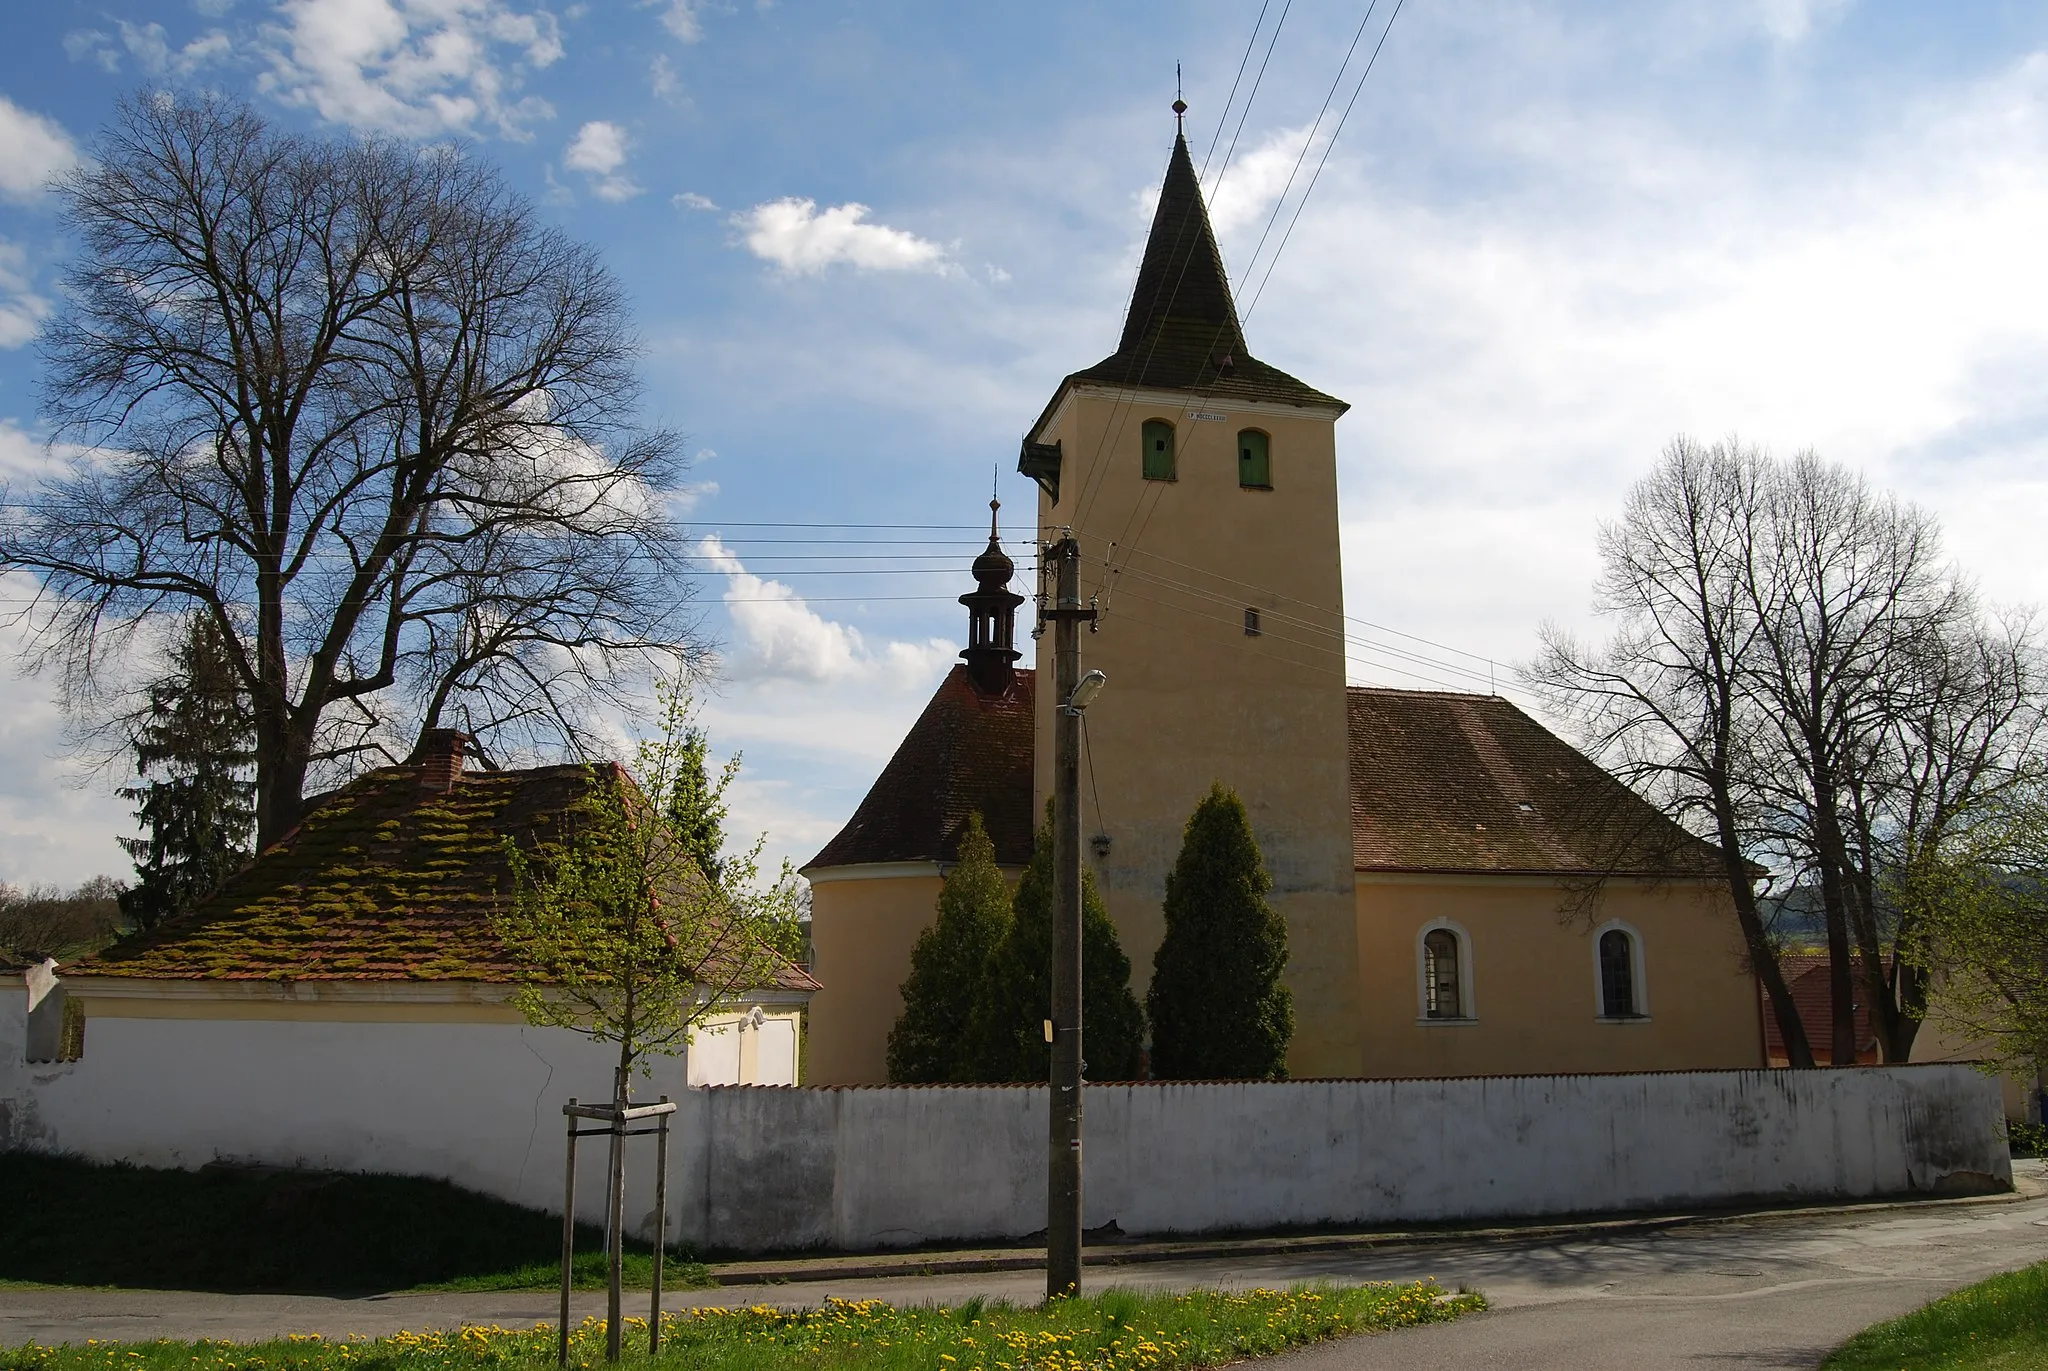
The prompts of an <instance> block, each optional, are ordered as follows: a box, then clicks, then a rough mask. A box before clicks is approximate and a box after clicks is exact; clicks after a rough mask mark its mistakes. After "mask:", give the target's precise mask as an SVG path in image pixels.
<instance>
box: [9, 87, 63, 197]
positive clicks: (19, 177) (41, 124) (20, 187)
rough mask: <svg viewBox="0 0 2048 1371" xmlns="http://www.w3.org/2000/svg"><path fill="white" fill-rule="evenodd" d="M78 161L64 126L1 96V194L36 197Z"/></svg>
mask: <svg viewBox="0 0 2048 1371" xmlns="http://www.w3.org/2000/svg"><path fill="white" fill-rule="evenodd" d="M77 161H78V149H77V148H76V147H75V146H73V144H72V142H71V135H69V134H67V133H66V132H64V129H63V126H62V125H60V124H58V123H57V122H56V121H55V120H54V119H48V118H45V117H44V116H42V115H40V114H36V113H33V112H32V111H29V110H25V109H23V108H21V106H19V105H17V104H15V103H14V102H13V101H12V100H9V99H8V98H7V97H6V96H4V95H0V195H6V196H8V197H10V198H12V199H16V200H28V199H32V198H34V197H35V196H37V195H39V194H40V193H41V192H42V189H43V183H44V182H45V181H47V180H49V178H50V177H52V176H54V175H56V174H57V173H58V172H60V171H64V170H66V169H68V168H69V167H71V166H72V165H73V164H74V163H76V162H77Z"/></svg>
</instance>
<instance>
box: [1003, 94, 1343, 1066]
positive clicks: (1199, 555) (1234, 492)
mask: <svg viewBox="0 0 2048 1371" xmlns="http://www.w3.org/2000/svg"><path fill="white" fill-rule="evenodd" d="M1184 108H1185V107H1184V106H1181V105H1179V104H1178V103H1176V113H1179V112H1180V111H1181V110H1183V109H1184ZM1346 408H1348V406H1346V405H1345V403H1344V402H1343V401H1341V400H1338V399H1335V398H1333V397H1331V396H1329V395H1325V394H1323V393H1322V392H1321V391H1318V390H1316V389H1314V388H1313V387H1311V386H1308V385H1306V384H1304V383H1303V382H1301V381H1298V380H1296V379H1295V378H1294V377H1292V376H1289V375H1287V374H1286V373H1284V372H1282V371H1279V370H1277V369H1276V368H1274V367H1271V366H1268V365H1266V364H1265V363H1264V362H1261V361H1259V360H1258V359H1257V358H1255V357H1253V356H1252V355H1251V351H1250V349H1249V348H1248V347H1247V346H1246V343H1245V337H1244V332H1243V329H1242V327H1241V325H1240V323H1239V320H1238V315H1237V306H1236V303H1235V301H1234V300H1233V299H1232V296H1231V291H1230V282H1229V278H1228V277H1227V275H1226V274H1225V272H1224V269H1223V259H1222V255H1221V254H1220V253H1219V252H1218V250H1217V247H1216V239H1215V235H1214V233H1213V232H1212V230H1211V228H1210V224H1209V215H1208V211H1207V209H1206V208H1205V206H1204V205H1203V202H1202V191H1201V185H1200V182H1199V180H1198V178H1197V176H1196V174H1195V168H1194V163H1193V160H1192V159H1191V158H1190V156H1189V154H1188V146H1187V139H1186V137H1185V135H1184V134H1177V135H1176V136H1175V139H1174V144H1173V153H1172V157H1171V159H1170V160H1169V162H1168V164H1167V169H1166V180H1165V183H1164V185H1163V186H1162V187H1161V190H1160V195H1159V208H1158V212H1157V213H1156V214H1155V215H1154V217H1153V220H1152V230H1151V236H1150V238H1149V240H1148V241H1147V243H1146V245H1145V256H1144V262H1143V265H1142V266H1141V267H1140V268H1139V271H1138V280H1137V285H1136V287H1135V288H1134V289H1133V291H1132V293H1131V303H1130V310H1129V313H1128V315H1127V316H1126V318H1125V320H1124V329H1123V337H1122V338H1121V340H1120V341H1119V342H1118V344H1117V349H1116V351H1115V352H1114V353H1112V354H1111V355H1110V356H1109V357H1107V358H1105V359H1104V360H1103V361H1101V362H1099V363H1097V364H1096V365H1094V366H1092V367H1089V368H1088V369H1087V370H1085V371H1078V372H1075V373H1074V374H1073V375H1071V376H1068V377H1067V378H1066V379H1065V380H1064V381H1063V382H1061V383H1060V386H1059V389H1058V390H1057V391H1056V392H1055V393H1054V395H1053V397H1052V400H1051V402H1050V403H1048V404H1047V405H1046V407H1045V410H1044V412H1043V413H1042V414H1041V415H1040V416H1039V418H1038V420H1037V422H1036V423H1035V424H1033V425H1032V427H1031V429H1030V431H1029V432H1028V433H1027V434H1026V435H1025V437H1024V444H1023V452H1022V456H1021V457H1020V459H1019V463H1018V467H1019V470H1020V471H1022V472H1023V473H1024V474H1025V475H1027V476H1030V477H1032V478H1033V479H1034V480H1036V481H1037V482H1038V484H1039V487H1040V496H1039V504H1038V521H1039V527H1040V534H1041V536H1042V537H1044V538H1047V539H1051V538H1055V537H1058V536H1059V534H1060V532H1061V531H1062V530H1065V529H1071V530H1072V531H1073V533H1074V535H1075V537H1076V538H1077V539H1078V541H1079V543H1080V547H1081V555H1082V573H1081V594H1082V598H1083V600H1084V601H1086V600H1088V599H1090V598H1091V597H1092V598H1093V600H1094V602H1095V604H1096V607H1097V608H1098V610H1099V611H1100V618H1099V619H1098V621H1097V623H1096V631H1095V632H1093V633H1087V634H1084V635H1083V637H1082V640H1081V655H1082V667H1083V669H1084V670H1088V669H1096V668H1099V669H1101V670H1102V671H1104V672H1105V673H1107V675H1108V677H1109V687H1108V689H1107V690H1106V691H1105V692H1104V693H1103V694H1102V696H1101V697H1100V698H1099V699H1098V700H1097V701H1096V702H1095V703H1094V704H1093V705H1092V706H1090V708H1089V710H1088V714H1087V725H1086V735H1085V738H1084V743H1083V746H1084V751H1083V768H1082V833H1083V839H1084V848H1085V857H1084V859H1085V860H1087V861H1089V862H1090V863H1091V864H1092V865H1093V867H1094V869H1095V872H1096V879H1097V880H1098V882H1099V883H1100V885H1101V888H1102V891H1103V894H1104V897H1105V899H1106V900H1107V903H1108V905H1109V910H1110V913H1111V916H1112V917H1113V918H1114V919H1115V921H1116V924H1117V928H1118V932H1119V934H1120V936H1121V938H1122V941H1123V946H1124V949H1125V951H1126V952H1128V953H1129V954H1130V957H1131V962H1132V971H1133V977H1132V979H1133V982H1134V988H1135V989H1137V990H1138V991H1139V993H1140V994H1141V995H1142V994H1143V991H1144V986H1145V983H1146V982H1147V981H1148V980H1149V978H1150V975H1151V968H1152V954H1153V952H1154V950H1155V949H1156V948H1157V947H1158V945H1159V941H1160V938H1161V936H1162V933H1163V916H1162V914H1161V910H1160V904H1161V901H1162V899H1163V898H1164V895H1165V889H1166V876H1167V873H1168V872H1169V871H1170V870H1171V869H1172V867H1173V863H1174V859H1175V857H1176V856H1177V855H1178V853H1179V851H1180V843H1181V834H1182V829H1183V826H1184V825H1185V824H1186V822H1187V819H1188V816H1189V815H1190V814H1191V813H1192V812H1193V811H1194V808H1195V804H1196V802H1197V801H1199V800H1200V799H1201V797H1202V796H1203V795H1204V794H1205V793H1206V792H1207V791H1208V788H1209V784H1210V782H1211V781H1222V782H1223V783H1224V784H1226V785H1228V786H1231V787H1232V788H1234V789H1235V790H1236V791H1237V793H1238V794H1239V795H1240V796H1241V797H1242V798H1243V800H1244V802H1245V806H1246V808H1247V810H1248V811H1249V813H1250V816H1251V823H1252V828H1253V831H1254V833H1255V834H1256V835H1257V837H1258V840H1259V845H1260V847H1261V849H1262V850H1263V852H1264V853H1265V858H1266V864H1267V867H1268V868H1269V870H1270V871H1271V872H1272V875H1273V890H1272V894H1271V897H1270V898H1271V900H1272V903H1273V905H1274V908H1275V909H1276V910H1278V911H1279V913H1280V914H1281V915H1282V917H1284V918H1285V919H1286V921H1287V928H1288V950H1289V962H1288V969H1287V981H1288V984H1289V985H1290V986H1292V988H1293V991H1294V1015H1295V1036H1294V1046H1293V1049H1292V1051H1291V1053H1290V1056H1289V1070H1290V1072H1291V1073H1292V1074H1293V1075H1295V1076H1297V1077H1302V1076H1352V1075H1358V1074H1360V1073H1361V1071H1362V1070H1363V1066H1364V1052H1363V1023H1362V1016H1361V1005H1360V1003H1359V981H1360V973H1361V968H1360V965H1359V939H1358V927H1357V917H1358V916H1357V907H1356V899H1355V893H1354V888H1353V840H1352V824H1351V795H1350V779H1349V760H1348V759H1349V742H1350V738H1349V730H1348V726H1347V722H1346V718H1347V715H1346V702H1345V687H1344V660H1345V654H1344V632H1343V576H1342V566H1341V557H1340V552H1339V547H1338V529H1337V454H1336V422H1337V419H1338V418H1339V417H1340V416H1341V415H1342V414H1343V413H1344V411H1345V410H1346ZM1055 703H1056V702H1055V701H1054V700H1053V698H1052V692H1051V691H1050V690H1047V691H1042V692H1038V698H1037V700H1036V718H1035V728H1034V731H1035V735H1036V742H1035V746H1034V749H1033V750H1034V754H1035V783H1034V803H1033V807H1032V813H1033V814H1038V813H1041V812H1043V806H1044V803H1045V799H1046V797H1047V795H1048V794H1050V791H1051V785H1052V758H1053V747H1052V729H1053V713H1052V711H1053V706H1054V705H1055Z"/></svg>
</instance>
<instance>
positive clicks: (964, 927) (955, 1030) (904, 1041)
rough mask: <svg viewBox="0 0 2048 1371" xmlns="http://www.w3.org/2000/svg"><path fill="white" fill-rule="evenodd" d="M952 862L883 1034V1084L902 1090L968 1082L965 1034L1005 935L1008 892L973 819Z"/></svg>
mask: <svg viewBox="0 0 2048 1371" xmlns="http://www.w3.org/2000/svg"><path fill="white" fill-rule="evenodd" d="M957 856H958V863H957V865H955V866H954V867H953V869H952V870H951V871H948V872H947V873H946V881H945V884H944V885H943V886H942V887H940V889H939V903H938V917H937V918H936V919H935V920H933V922H932V926H931V927H930V928H927V929H926V930H925V931H924V932H923V934H921V935H920V936H919V937H918V940H917V947H916V948H915V949H914V950H913V951H912V952H911V954H910V979H909V980H907V981H905V982H904V983H903V1015H902V1017H901V1018H899V1019H897V1020H896V1026H895V1027H894V1028H892V1029H890V1030H889V1079H890V1080H891V1081H892V1082H895V1083H898V1084H905V1085H921V1084H930V1083H932V1082H935V1081H971V1080H974V1079H976V1075H975V1071H976V1065H975V1062H974V1060H973V1054H972V1052H971V1051H970V1045H969V1039H968V1028H969V1022H970V1020H971V1019H972V1017H973V1011H974V1004H975V1001H976V1000H977V999H979V998H980V996H981V992H982V984H983V980H984V978H985V977H986V976H987V974H988V963H989V957H990V955H991V954H992V953H994V951H995V950H996V948H997V946H998V945H999V944H1001V942H1002V941H1003V935H1004V934H1006V933H1007V932H1009V929H1010V921H1011V915H1010V891H1009V887H1008V885H1007V884H1006V883H1005V882H1004V880H1003V873H1002V871H1001V869H999V868H998V867H997V866H996V849H995V844H994V843H992V842H991V841H989V836H988V829H987V828H986V827H984V826H983V824H982V821H981V815H980V814H978V813H977V814H970V815H968V816H967V826H966V828H965V830H963V832H962V833H961V836H960V846H959V850H958V853H957Z"/></svg>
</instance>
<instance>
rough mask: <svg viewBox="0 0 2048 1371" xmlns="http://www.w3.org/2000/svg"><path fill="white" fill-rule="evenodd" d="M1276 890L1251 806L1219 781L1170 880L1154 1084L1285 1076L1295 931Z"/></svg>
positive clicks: (1158, 969)
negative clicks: (1272, 899)
mask: <svg viewBox="0 0 2048 1371" xmlns="http://www.w3.org/2000/svg"><path fill="white" fill-rule="evenodd" d="M1272 886H1273V879H1272V877H1271V876H1269V875H1268V874H1267V872H1266V864H1265V861H1264V859H1263V858H1262V857H1261V856H1260V855H1259V844H1258V841H1257V840H1256V839H1255V838H1254V837H1253V836H1252V826H1251V820H1250V819H1249V818H1248V817H1246V815H1245V810H1244V802H1243V801H1242V800H1240V799H1238V797H1237V793H1236V792H1235V791H1233V790H1231V789H1229V788H1228V787H1226V786H1225V785H1223V783H1222V782H1220V781H1219V782H1216V783H1215V784H1214V785H1212V786H1211V787H1210V789H1209V793H1208V794H1207V795H1205V796H1204V797H1203V798H1202V802H1201V803H1200V804H1198V805H1196V806H1195V812H1194V814H1193V815H1192V816H1191V817H1190V818H1189V819H1188V825H1187V830H1186V834H1185V836H1184V837H1183V839H1182V841H1181V848H1180V857H1179V859H1178V860H1177V861H1176V862H1175V863H1174V867H1173V872H1172V874H1170V875H1169V876H1167V878H1166V935H1165V937H1164V938H1162V939H1161V940H1160V943H1159V951H1158V953H1157V954H1156V955H1155V956H1154V957H1153V959H1152V985H1151V988H1150V990H1148V991H1147V993H1146V997H1145V998H1146V1009H1147V1011H1148V1013H1149V1015H1150V1017H1151V1020H1152V1074H1153V1075H1154V1076H1155V1077H1158V1078H1159V1079H1161V1080H1216V1079H1233V1080H1241V1079H1271V1080H1278V1079H1281V1078H1283V1077H1285V1076H1286V1074H1287V1046H1288V1043H1289V1042H1290V1041H1292V1039H1293V1037H1294V1003H1293V996H1292V994H1291V993H1290V992H1289V990H1288V988H1287V987H1286V986H1285V985H1284V984H1282V983H1281V980H1280V973H1281V972H1282V971H1283V970H1285V969H1286V966H1287V925H1286V923H1285V922H1284V921H1283V920H1282V919H1281V918H1280V916H1279V915H1278V914H1276V913H1275V912H1274V911H1273V907H1272V906H1271V905H1270V904H1268V903H1266V892H1267V891H1268V890H1270V889H1272Z"/></svg>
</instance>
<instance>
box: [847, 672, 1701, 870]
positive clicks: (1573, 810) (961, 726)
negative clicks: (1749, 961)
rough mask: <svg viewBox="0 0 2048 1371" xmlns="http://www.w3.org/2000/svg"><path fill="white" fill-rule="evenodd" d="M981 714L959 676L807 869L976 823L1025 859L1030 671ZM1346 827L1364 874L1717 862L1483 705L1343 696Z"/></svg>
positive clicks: (1001, 852)
mask: <svg viewBox="0 0 2048 1371" xmlns="http://www.w3.org/2000/svg"><path fill="white" fill-rule="evenodd" d="M1017 678H1018V686H1017V689H1016V690H1015V691H1014V692H1013V693H1012V695H1011V696H1010V697H1006V698H1004V699H999V700H985V699H983V698H982V697H980V696H979V695H977V694H975V692H974V689H973V687H972V686H971V685H969V684H968V682H967V680H966V677H965V674H964V672H963V671H962V669H961V668H959V667H954V668H953V670H952V673H951V674H950V675H948V676H947V677H946V679H945V681H944V682H943V683H942V684H941V685H940V687H939V689H938V692H937V693H936V694H935V695H934V696H933V697H932V701H931V703H930V704H929V705H927V706H926V707H925V711H924V713H923V714H922V715H921V716H919V718H918V721H917V723H916V724H914V725H913V726H912V727H911V730H910V732H909V733H908V734H907V735H906V736H905V737H904V739H903V742H902V745H901V746H899V747H898V748H897V749H896V755H895V756H894V757H893V758H891V759H890V761H889V765H888V766H887V767H885V768H884V769H883V771H882V774H881V775H880V776H879V777H878V778H876V780H875V783H874V786H873V787H872V788H871V789H870V790H869V791H868V794H867V798H866V799H864V800H862V801H861V804H860V808H859V809H857V810H855V811H854V815H853V818H852V819H851V820H849V821H848V823H847V825H846V827H845V828H843V829H841V830H840V832H839V835H838V836H837V837H835V838H833V839H832V841H831V842H829V843H827V844H826V845H825V849H824V850H823V851H822V852H820V853H819V854H818V855H817V856H815V857H813V858H812V859H811V860H810V862H809V863H808V864H807V867H819V868H823V867H836V866H852V865H856V864H859V863H865V862H903V861H946V860H950V859H951V858H952V856H953V854H954V848H955V846H956V845H957V844H958V842H959V835H960V826H961V825H962V824H963V823H964V822H965V821H966V818H967V815H968V813H969V812H970V811H973V810H976V809H979V810H980V811H981V812H982V817H983V821H984V822H985V823H986V824H987V825H988V828H989V835H990V837H992V838H993V839H994V840H995V845H996V859H997V860H998V861H1000V862H1003V863H1004V864H1006V865H1019V866H1021V865H1023V864H1024V863H1025V862H1026V861H1028V860H1029V859H1030V856H1031V838H1032V823H1031V818H1032V814H1031V794H1032V766H1031V762H1032V747H1033V732H1032V726H1033V725H1032V712H1031V681H1032V676H1031V673H1030V672H1029V671H1020V672H1018V673H1017ZM1349 695H1350V710H1351V819H1352V832H1353V855H1354V858H1355V861H1356V865H1357V867H1358V869H1359V870H1361V871H1460V872H1463V871H1472V872H1494V873H1499V874H1504V875H1505V874H1513V873H1530V874H1550V875H1567V874H1581V875H1592V874H1596V873H1605V874H1616V875H1619V874H1631V873H1633V874H1664V875H1669V874H1672V873H1673V872H1687V871H1700V870H1709V871H1711V870H1712V869H1713V863H1714V862H1715V861H1716V853H1715V851H1714V849H1713V848H1711V847H1709V846H1707V845H1706V844H1705V843H1702V842H1700V841H1699V840H1698V839H1696V838H1694V837H1692V836H1691V835H1690V834H1688V833H1686V832H1685V831H1684V830H1682V829H1680V828H1679V827H1678V826H1676V825H1675V824H1672V823H1671V822H1670V821H1669V820H1667V819H1665V818H1664V817H1663V816H1662V815H1661V814H1659V813H1658V812H1657V811H1656V810H1655V809H1653V808H1652V807H1651V806H1649V805H1648V804H1646V803H1644V802H1643V801H1642V800H1641V799H1639V798H1638V797H1637V796H1636V795H1635V794H1634V793H1633V792H1631V791H1630V790H1629V789H1628V788H1627V787H1625V786H1623V785H1622V784H1621V783H1620V782H1619V781H1616V780H1615V779H1614V778H1613V777H1611V776H1609V775H1608V774H1607V773H1606V772H1604V771H1602V770H1601V769H1600V768H1599V767H1598V766H1596V765H1594V764H1593V763H1592V762H1591V761H1590V760H1588V759H1587V758H1586V757H1585V756H1584V755H1583V754H1581V753H1579V752H1578V751H1576V750H1575V749H1573V748H1572V747H1571V746H1570V745H1569V744H1567V743H1566V742H1565V741H1564V740H1563V739H1561V738H1559V737H1558V736H1557V735H1556V734H1554V733H1552V732H1550V731H1549V730H1548V729H1546V728H1544V727H1543V726H1542V725H1541V724H1539V723H1537V722H1536V721H1535V720H1534V719H1531V718H1530V717H1529V716H1528V715H1526V714H1524V713H1522V711H1521V710H1519V709H1516V708H1515V707H1514V706H1513V705H1511V704H1509V703H1508V702H1507V701H1506V700H1503V699H1500V698H1499V697H1497V696H1491V695H1454V694H1438V693H1435V692H1430V691H1419V690H1381V689H1375V688H1368V687H1356V686H1354V687H1352V688H1351V690H1350V691H1349Z"/></svg>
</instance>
